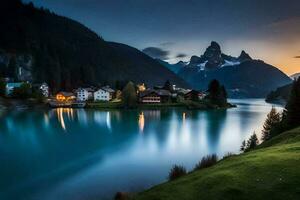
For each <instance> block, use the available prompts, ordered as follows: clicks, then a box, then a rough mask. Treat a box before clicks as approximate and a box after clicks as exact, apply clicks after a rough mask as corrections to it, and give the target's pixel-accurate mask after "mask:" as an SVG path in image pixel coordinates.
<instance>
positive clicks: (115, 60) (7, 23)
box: [0, 0, 187, 91]
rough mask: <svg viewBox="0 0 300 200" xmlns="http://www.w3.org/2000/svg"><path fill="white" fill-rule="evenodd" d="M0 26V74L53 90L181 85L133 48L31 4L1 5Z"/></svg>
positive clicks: (16, 0) (11, 1) (8, 1)
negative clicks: (134, 84)
mask: <svg viewBox="0 0 300 200" xmlns="http://www.w3.org/2000/svg"><path fill="white" fill-rule="evenodd" d="M0 24H1V25H0V76H9V77H14V78H15V79H18V80H29V81H33V82H44V81H45V82H47V83H48V84H49V85H50V87H51V88H52V89H53V90H54V91H56V90H59V89H66V90H70V89H72V88H73V87H78V86H81V85H86V84H93V85H97V84H112V85H113V86H114V84H115V82H116V81H120V82H126V81H128V80H132V81H134V82H137V83H138V82H145V83H146V84H147V85H150V86H151V85H157V84H163V83H164V82H165V81H166V80H170V81H171V82H172V83H174V84H176V85H179V86H187V83H186V82H185V81H184V80H182V79H181V78H179V77H178V76H177V75H176V74H174V73H173V72H171V71H170V70H168V69H166V68H165V67H164V66H163V65H162V64H160V63H159V62H157V61H156V60H154V59H152V58H150V57H149V56H147V55H145V54H144V53H142V52H140V51H139V50H137V49H135V48H132V47H130V46H127V45H123V44H118V43H111V42H106V41H105V40H104V39H103V38H101V37H100V36H98V35H97V34H96V33H94V32H93V31H91V30H90V29H88V28H87V27H85V26H84V25H82V24H80V23H78V22H76V21H74V20H71V19H68V18H66V17H62V16H58V15H56V14H54V13H52V12H50V11H49V10H46V9H43V8H41V9H37V8H35V7H34V5H33V4H32V3H29V4H23V3H22V2H21V1H20V0H3V1H1V7H0Z"/></svg>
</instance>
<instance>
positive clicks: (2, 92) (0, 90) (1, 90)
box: [0, 78, 6, 97]
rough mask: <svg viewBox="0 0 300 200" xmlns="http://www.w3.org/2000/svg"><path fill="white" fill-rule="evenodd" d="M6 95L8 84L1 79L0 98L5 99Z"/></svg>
mask: <svg viewBox="0 0 300 200" xmlns="http://www.w3.org/2000/svg"><path fill="white" fill-rule="evenodd" d="M5 94H6V83H5V81H4V79H2V78H1V79H0V97H4V96H5Z"/></svg>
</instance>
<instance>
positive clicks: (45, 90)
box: [32, 83, 49, 97]
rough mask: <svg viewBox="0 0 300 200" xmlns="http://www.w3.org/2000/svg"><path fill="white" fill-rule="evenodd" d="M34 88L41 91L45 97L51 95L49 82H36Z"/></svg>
mask: <svg viewBox="0 0 300 200" xmlns="http://www.w3.org/2000/svg"><path fill="white" fill-rule="evenodd" d="M32 88H33V90H35V91H40V92H41V94H42V95H43V96H44V97H49V86H48V84H47V83H42V84H39V83H36V84H33V85H32Z"/></svg>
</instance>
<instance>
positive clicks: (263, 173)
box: [133, 128, 300, 200]
mask: <svg viewBox="0 0 300 200" xmlns="http://www.w3.org/2000/svg"><path fill="white" fill-rule="evenodd" d="M299 158H300V128H298V129H294V130H291V131H288V132H285V133H282V134H281V135H279V136H277V137H275V138H273V139H271V140H270V141H268V142H266V143H264V144H263V145H261V146H260V148H258V149H257V150H254V151H251V152H248V153H244V154H241V155H238V156H232V157H229V158H227V159H224V160H222V161H220V162H219V163H218V164H216V165H215V166H213V167H210V168H207V169H203V170H199V171H195V172H193V173H191V174H188V175H187V176H184V177H182V178H179V179H178V180H175V181H171V182H167V183H164V184H161V185H158V186H156V187H153V188H151V189H150V190H148V191H145V192H142V193H141V194H139V195H137V196H136V197H134V198H133V199H135V200H150V199H151V200H153V199H155V200H181V199H185V200H196V199H223V200H226V199H230V200H232V199H244V200H246V199H249V200H250V199H282V200H285V199H291V200H292V199H299V195H300V188H299V185H300V170H299V169H298V166H299V165H300V159H299Z"/></svg>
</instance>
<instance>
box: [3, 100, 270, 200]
mask: <svg viewBox="0 0 300 200" xmlns="http://www.w3.org/2000/svg"><path fill="white" fill-rule="evenodd" d="M236 103H239V106H238V108H235V109H230V110H227V111H221V110H220V111H192V110H183V109H166V110H143V111H137V110H130V111H127V110H124V111H99V110H84V109H70V108H69V109H53V110H45V111H40V110H33V111H31V110H30V111H29V110H28V111H22V112H20V111H18V112H14V111H12V112H4V113H3V114H2V116H0V163H5V164H3V165H0V177H1V180H0V199H20V198H23V199H29V200H30V199H45V200H47V199H62V198H63V199H66V200H68V199H72V200H73V199H79V200H81V199H86V196H85V194H88V196H89V197H91V199H102V198H101V197H103V198H104V197H107V198H110V197H112V195H113V194H114V193H115V192H116V191H131V190H133V191H135V190H138V189H144V188H146V187H149V186H151V185H153V184H156V183H160V182H162V181H164V180H165V178H166V175H167V173H168V170H169V169H170V167H171V166H172V165H173V164H184V165H185V166H186V167H188V168H192V167H193V166H194V164H195V163H196V162H197V161H199V159H200V158H201V157H202V156H205V155H207V154H212V153H217V154H218V155H219V156H222V155H223V154H225V153H227V152H237V151H238V150H239V147H240V144H241V142H242V140H244V139H245V138H247V137H248V136H249V135H250V134H251V133H252V132H253V131H257V132H258V133H259V130H260V129H261V126H262V124H263V121H264V118H265V117H266V115H267V113H268V112H269V111H270V109H271V105H269V104H266V103H264V101H263V100H248V101H247V100H243V101H238V102H236ZM65 132H68V133H70V134H63V133H65ZM141 133H143V134H141ZM20 166H22V167H20ZM120 168H122V170H120ZM115 177H118V181H115V180H116V179H115ZM128 180H130V181H128ZM43 183H46V184H43ZM139 187H142V188H139ZM99 188H101V189H99ZM98 197H99V198H98ZM110 199H111V198H110Z"/></svg>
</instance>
